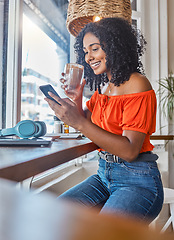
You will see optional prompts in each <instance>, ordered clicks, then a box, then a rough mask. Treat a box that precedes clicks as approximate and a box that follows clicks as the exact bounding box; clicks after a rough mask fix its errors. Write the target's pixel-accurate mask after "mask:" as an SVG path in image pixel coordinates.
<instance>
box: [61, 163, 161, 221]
mask: <svg viewBox="0 0 174 240" xmlns="http://www.w3.org/2000/svg"><path fill="white" fill-rule="evenodd" d="M59 198H61V199H62V198H63V199H65V198H66V199H68V200H72V201H74V202H76V203H79V204H81V205H84V206H87V207H90V208H92V207H97V208H99V209H100V211H101V213H103V212H110V213H113V212H115V213H121V214H125V215H132V216H134V217H138V218H140V219H141V220H145V221H148V222H151V221H152V220H153V219H155V218H156V217H157V216H158V214H159V212H160V211H161V208H162V204H163V186H162V182H161V177H160V173H159V170H158V167H157V163H156V161H135V162H131V163H129V162H126V161H124V160H123V159H119V162H118V163H115V162H106V161H105V160H104V159H102V158H100V159H99V168H98V171H97V174H95V175H92V176H90V177H89V178H87V179H86V180H85V181H83V182H81V183H80V184H78V185H76V186H74V187H73V188H71V189H69V190H68V191H66V192H65V193H63V194H62V195H61V196H59Z"/></svg>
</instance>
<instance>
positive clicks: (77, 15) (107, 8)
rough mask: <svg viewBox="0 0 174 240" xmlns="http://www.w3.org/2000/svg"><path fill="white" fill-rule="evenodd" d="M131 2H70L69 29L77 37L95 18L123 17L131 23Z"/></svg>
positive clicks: (77, 0) (122, 0)
mask: <svg viewBox="0 0 174 240" xmlns="http://www.w3.org/2000/svg"><path fill="white" fill-rule="evenodd" d="M131 14H132V10H131V3H130V0H69V5H68V11H67V22H66V24H67V29H68V31H69V32H70V33H71V34H72V35H73V36H77V35H78V33H79V32H80V31H81V29H82V28H83V27H84V26H85V25H86V24H87V23H89V22H93V21H94V17H95V16H98V17H100V18H111V17H121V18H124V19H126V20H127V21H128V22H130V23H131Z"/></svg>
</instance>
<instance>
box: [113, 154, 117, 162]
mask: <svg viewBox="0 0 174 240" xmlns="http://www.w3.org/2000/svg"><path fill="white" fill-rule="evenodd" d="M113 157H114V162H116V163H118V156H116V155H113Z"/></svg>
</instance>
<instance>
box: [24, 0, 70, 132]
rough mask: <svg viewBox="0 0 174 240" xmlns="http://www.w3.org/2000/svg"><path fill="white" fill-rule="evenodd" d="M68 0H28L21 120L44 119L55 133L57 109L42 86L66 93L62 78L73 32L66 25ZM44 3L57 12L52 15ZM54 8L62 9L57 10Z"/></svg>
mask: <svg viewBox="0 0 174 240" xmlns="http://www.w3.org/2000/svg"><path fill="white" fill-rule="evenodd" d="M38 2H39V4H38ZM67 3H68V2H67V1H66V0H64V1H54V4H51V5H50V3H49V5H48V1H44V4H43V1H29V0H24V13H23V28H22V77H21V88H22V92H21V120H23V119H31V120H40V121H44V122H45V123H46V125H47V131H48V132H53V111H52V110H51V109H50V108H49V106H48V104H47V103H46V102H45V100H44V96H43V94H42V93H41V91H40V90H39V86H40V85H45V84H51V85H52V86H54V87H55V89H56V90H57V91H58V92H59V94H60V95H63V91H62V89H61V87H60V83H59V79H60V77H61V73H62V72H63V69H64V65H65V63H67V62H68V61H69V55H70V49H69V46H70V45H69V33H68V32H67V30H66V27H65V21H66V18H65V17H66V6H67ZM44 5H47V7H48V8H50V12H53V15H51V18H50V15H49V14H48V13H47V12H46V11H45V6H44ZM38 6H39V7H40V8H38ZM53 7H56V9H58V11H53ZM62 9H63V11H64V14H63V15H62V14H61V11H60V10H62ZM54 14H55V15H54ZM33 15H34V16H35V17H34V18H33ZM60 19H61V21H63V25H64V29H63V31H62V29H61V28H59V26H58V22H59V21H60ZM62 42H63V43H64V44H62Z"/></svg>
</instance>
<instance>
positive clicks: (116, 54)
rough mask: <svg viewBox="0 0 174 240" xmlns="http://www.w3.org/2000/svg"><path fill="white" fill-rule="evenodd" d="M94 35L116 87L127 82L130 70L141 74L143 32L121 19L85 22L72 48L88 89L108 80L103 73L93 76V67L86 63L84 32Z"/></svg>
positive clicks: (143, 48)
mask: <svg viewBox="0 0 174 240" xmlns="http://www.w3.org/2000/svg"><path fill="white" fill-rule="evenodd" d="M88 32H90V33H92V34H94V35H95V36H96V37H97V38H98V39H99V42H100V45H101V48H102V49H103V51H104V52H105V54H106V67H107V68H108V69H110V71H111V76H112V78H111V82H112V83H114V85H115V86H120V84H122V83H124V82H125V81H128V80H129V78H130V75H131V74H132V73H133V72H139V73H142V74H144V70H143V65H142V62H141V56H142V54H143V53H144V50H145V45H146V44H147V42H146V40H145V39H144V37H143V35H142V34H141V32H140V31H139V30H137V29H136V28H135V27H133V26H131V25H130V24H129V23H128V22H127V21H126V20H124V19H122V18H104V19H101V20H100V21H98V22H91V23H88V24H87V25H86V26H85V27H84V28H83V29H82V31H81V32H80V33H79V34H78V36H77V37H76V42H75V44H74V49H75V53H76V57H77V58H76V62H77V63H79V64H82V65H83V66H84V70H85V75H84V77H85V79H86V81H87V84H89V85H90V90H93V87H94V89H95V90H96V89H97V88H98V90H99V92H101V91H100V86H101V84H102V85H104V84H105V82H108V81H109V80H108V78H107V76H106V74H105V73H104V74H100V75H95V74H94V72H93V70H92V68H91V67H90V66H89V64H87V63H86V62H85V53H84V51H83V38H84V36H85V34H86V33H88Z"/></svg>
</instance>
